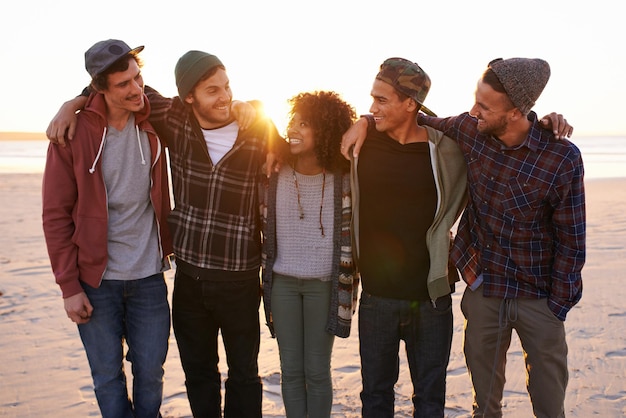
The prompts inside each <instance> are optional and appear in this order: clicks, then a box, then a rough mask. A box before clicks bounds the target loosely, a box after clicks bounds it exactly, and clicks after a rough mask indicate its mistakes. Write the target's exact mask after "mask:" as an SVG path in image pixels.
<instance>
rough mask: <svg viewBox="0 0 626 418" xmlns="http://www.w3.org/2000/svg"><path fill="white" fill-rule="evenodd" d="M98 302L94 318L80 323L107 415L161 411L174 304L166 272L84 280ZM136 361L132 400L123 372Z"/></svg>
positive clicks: (136, 416) (118, 417)
mask: <svg viewBox="0 0 626 418" xmlns="http://www.w3.org/2000/svg"><path fill="white" fill-rule="evenodd" d="M82 286H83V289H84V291H85V294H86V295H87V297H88V298H89V301H90V302H91V304H92V305H93V314H92V316H91V320H90V321H89V322H87V323H86V324H82V325H78V331H79V333H80V337H81V339H82V341H83V345H84V346H85V351H86V353H87V359H88V360H89V366H90V367H91V376H92V377H93V384H94V390H95V393H96V399H97V400H98V406H99V407H100V412H101V413H102V417H103V418H140V417H141V418H143V417H145V418H148V417H149V418H154V417H160V416H161V414H160V412H159V409H160V407H161V401H162V397H163V373H164V370H163V364H164V363H165V357H166V356H167V349H168V339H169V335H170V307H169V303H168V301H167V285H166V284H165V277H164V276H163V273H158V274H155V275H153V276H150V277H147V278H145V279H139V280H128V281H125V280H103V281H102V284H101V285H100V287H99V288H97V289H96V288H93V287H90V286H88V285H86V284H84V283H82ZM124 341H126V344H127V345H128V353H127V354H126V359H127V360H128V361H129V362H130V363H131V365H132V374H133V400H132V402H131V400H130V399H129V397H128V391H127V388H126V375H125V373H124V366H123V357H124Z"/></svg>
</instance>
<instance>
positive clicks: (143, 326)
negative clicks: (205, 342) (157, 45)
mask: <svg viewBox="0 0 626 418" xmlns="http://www.w3.org/2000/svg"><path fill="white" fill-rule="evenodd" d="M141 50H143V46H140V47H137V48H134V49H131V48H130V47H129V46H128V45H126V43H124V42H122V41H119V40H115V39H108V40H105V41H101V42H98V43H96V44H95V45H93V46H92V47H91V48H89V50H88V51H87V52H86V53H85V66H86V68H87V72H88V73H89V74H90V76H91V77H92V81H91V88H92V93H91V94H90V96H89V98H88V99H87V103H86V105H85V107H84V110H83V111H82V112H80V114H79V115H78V119H77V122H76V133H75V137H74V140H73V141H72V142H71V143H68V145H67V146H66V147H58V146H55V145H52V144H51V145H50V147H49V148H48V156H47V160H46V167H45V171H44V179H43V230H44V235H45V238H46V245H47V248H48V253H49V256H50V262H51V265H52V270H53V272H54V275H55V278H56V282H57V283H58V284H59V286H60V288H61V292H62V295H63V298H64V305H65V310H66V312H67V316H68V317H69V318H70V319H71V320H72V321H73V322H75V323H76V324H78V330H79V333H80V337H81V339H82V342H83V345H84V347H85V351H86V353H87V358H88V360H89V366H90V368H91V374H92V377H93V383H94V390H95V393H96V399H97V400H98V405H99V407H100V411H101V413H102V416H103V417H105V418H120V417H124V418H132V417H135V418H138V417H145V418H148V417H158V416H160V412H159V409H160V406H161V401H162V395H163V373H164V370H163V364H164V362H165V358H166V354H167V349H168V338H169V333H170V310H169V304H168V301H167V287H166V284H165V278H164V276H163V271H165V270H167V269H169V268H170V263H169V256H170V255H171V254H172V242H171V238H170V234H169V229H168V226H167V216H168V215H169V212H170V204H169V201H170V197H169V189H168V180H167V163H166V159H165V153H164V148H163V144H161V142H160V140H159V138H158V137H157V135H156V134H155V131H154V129H153V127H152V126H151V125H150V123H149V122H148V114H149V110H150V109H149V106H148V105H147V104H146V100H147V99H146V97H145V96H144V92H143V88H144V86H143V79H142V77H141V72H140V67H141V61H140V60H139V58H138V57H137V54H138V53H139V52H140V51H141ZM124 341H126V344H127V345H128V353H127V355H126V359H127V360H128V361H129V362H131V363H132V373H133V396H132V401H131V400H130V399H129V396H128V392H127V389H126V376H125V374H124V368H123V359H124V350H123V349H124Z"/></svg>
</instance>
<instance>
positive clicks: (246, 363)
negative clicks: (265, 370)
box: [172, 261, 263, 418]
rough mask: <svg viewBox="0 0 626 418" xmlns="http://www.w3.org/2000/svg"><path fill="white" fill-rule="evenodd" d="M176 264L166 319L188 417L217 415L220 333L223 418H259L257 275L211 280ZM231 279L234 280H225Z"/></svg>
mask: <svg viewBox="0 0 626 418" xmlns="http://www.w3.org/2000/svg"><path fill="white" fill-rule="evenodd" d="M177 264H178V268H177V270H176V278H175V280H174V295H173V300H172V319H173V325H174V334H175V335H176V342H177V344H178V351H179V353H180V361H181V364H182V366H183V370H184V371H185V386H186V387H187V398H188V399H189V405H190V406H191V412H192V413H193V416H194V417H195V418H207V417H221V416H222V412H221V411H222V410H221V405H222V396H221V375H220V370H219V367H218V364H219V355H218V335H219V334H220V333H221V335H222V341H223V343H224V349H225V351H226V362H227V364H228V379H227V380H226V383H225V399H224V416H226V417H260V416H261V410H262V409H261V403H262V400H263V386H262V384H261V378H260V376H259V369H258V363H257V360H258V356H259V344H260V341H261V330H260V324H259V305H260V302H261V287H260V282H259V271H258V270H254V271H250V272H245V275H244V277H245V278H244V277H242V274H241V272H227V271H222V272H215V274H214V275H215V276H216V277H215V280H211V279H210V276H212V275H213V273H212V272H210V271H207V270H203V271H202V275H203V276H205V278H204V279H202V278H199V277H197V276H196V277H192V276H191V275H189V274H188V273H186V272H184V271H183V269H182V268H181V264H182V263H181V262H180V261H177ZM204 273H209V274H208V275H205V274H204ZM207 276H208V277H207ZM231 276H233V277H236V278H237V280H228V278H229V277H231Z"/></svg>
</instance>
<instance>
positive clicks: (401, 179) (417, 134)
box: [352, 58, 466, 418]
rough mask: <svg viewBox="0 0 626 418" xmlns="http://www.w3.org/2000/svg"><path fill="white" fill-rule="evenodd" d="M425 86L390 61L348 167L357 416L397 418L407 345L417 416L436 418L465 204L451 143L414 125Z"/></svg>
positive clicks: (410, 68) (424, 78) (406, 64)
mask: <svg viewBox="0 0 626 418" xmlns="http://www.w3.org/2000/svg"><path fill="white" fill-rule="evenodd" d="M429 88H430V78H429V77H428V75H427V74H426V73H425V72H424V70H423V69H422V68H421V67H420V66H419V65H417V64H415V63H413V62H411V61H408V60H405V59H403V58H390V59H387V60H385V61H384V62H383V63H382V65H381V66H380V71H379V73H378V74H377V76H376V79H375V80H374V84H373V87H372V90H371V96H372V98H373V103H372V106H371V108H370V111H371V112H372V117H371V119H370V122H371V123H370V127H369V129H368V131H367V141H365V143H364V144H363V148H362V149H361V153H360V154H359V156H358V157H357V158H354V159H353V161H352V176H353V184H354V185H355V187H353V189H352V197H353V213H354V226H353V231H354V240H355V245H354V248H355V249H356V259H357V264H358V268H359V272H360V274H361V283H362V286H363V292H362V294H361V300H360V305H359V350H360V354H361V375H362V379H363V390H362V392H361V401H362V414H363V416H364V417H366V418H367V417H375V418H381V417H393V416H394V397H395V394H394V385H395V384H396V382H397V380H398V373H399V369H398V365H399V359H398V350H399V348H400V341H401V340H402V341H404V342H405V348H406V355H407V362H408V364H409V368H410V371H411V380H412V383H413V396H412V401H413V405H414V412H413V413H414V416H416V417H443V416H444V407H445V394H446V368H447V365H448V360H449V356H450V347H451V342H452V322H453V321H452V298H451V295H450V293H451V291H452V290H453V286H454V282H455V281H457V280H458V274H457V272H456V270H455V269H454V268H452V269H449V268H448V254H449V249H450V229H451V228H452V226H453V224H454V222H455V221H456V219H457V218H458V217H459V216H460V214H461V211H462V210H463V207H464V206H465V201H466V173H465V164H464V162H463V156H462V154H461V152H460V150H459V148H458V146H457V145H456V144H455V143H454V141H453V140H452V139H450V138H448V137H446V136H445V135H443V134H442V133H441V132H439V131H436V130H434V129H432V128H429V127H424V126H420V125H418V124H417V122H416V116H417V114H418V112H419V111H420V110H421V111H423V112H427V113H429V114H433V113H432V112H431V111H430V110H429V109H428V108H426V107H425V106H424V99H425V98H426V95H427V93H428V90H429Z"/></svg>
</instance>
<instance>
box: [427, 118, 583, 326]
mask: <svg viewBox="0 0 626 418" xmlns="http://www.w3.org/2000/svg"><path fill="white" fill-rule="evenodd" d="M529 120H531V121H532V127H531V129H530V132H529V134H528V137H527V139H526V141H525V142H524V143H522V144H521V145H519V146H517V147H514V148H509V147H506V146H505V145H504V144H503V143H502V142H500V141H499V140H498V139H497V138H494V137H492V136H489V135H484V134H481V133H480V132H479V131H478V130H477V124H476V119H474V118H473V117H471V116H470V115H469V114H467V113H464V114H462V115H459V116H456V117H452V118H446V119H438V118H431V117H426V116H421V115H420V120H419V121H420V123H424V124H426V125H430V126H432V127H434V128H435V129H439V130H441V131H443V132H444V133H445V134H446V135H448V136H450V137H451V138H454V139H456V140H457V142H458V143H459V146H460V147H461V150H462V151H463V154H464V156H465V159H466V162H467V165H468V180H469V182H468V183H469V193H470V201H469V203H468V207H467V209H466V210H465V212H464V214H463V217H462V218H461V221H460V224H459V228H458V232H457V237H456V239H455V243H454V248H453V250H452V258H453V260H454V262H455V264H456V266H457V268H458V269H459V270H460V271H461V273H462V275H463V278H464V280H465V281H466V282H467V283H468V285H470V286H472V285H473V284H474V283H475V280H476V279H477V278H479V279H480V280H482V284H483V294H484V296H486V297H489V296H493V297H498V298H507V299H508V298H517V297H526V298H548V306H549V307H550V309H551V310H552V312H553V313H554V315H555V316H556V317H558V318H559V319H561V320H564V319H565V316H566V315H567V312H568V311H569V310H570V309H571V308H572V307H573V306H574V305H575V304H576V303H577V302H578V301H579V300H580V297H581V294H582V276H581V270H582V267H583V264H584V261H585V193H584V184H583V175H584V168H583V162H582V157H581V153H580V151H579V150H578V148H577V147H576V146H575V145H574V144H572V143H571V142H569V141H567V140H558V139H556V138H555V137H554V135H553V134H552V132H550V131H548V130H545V129H542V128H541V127H540V126H539V124H538V121H537V117H536V114H535V113H533V112H531V114H530V115H529Z"/></svg>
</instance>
